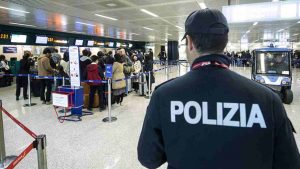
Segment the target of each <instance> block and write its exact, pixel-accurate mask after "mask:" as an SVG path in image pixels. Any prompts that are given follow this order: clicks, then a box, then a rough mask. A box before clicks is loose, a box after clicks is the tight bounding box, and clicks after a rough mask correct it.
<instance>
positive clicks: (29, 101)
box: [24, 74, 36, 107]
mask: <svg viewBox="0 0 300 169" xmlns="http://www.w3.org/2000/svg"><path fill="white" fill-rule="evenodd" d="M30 83H31V81H30V74H28V84H27V85H28V104H25V105H24V107H30V106H34V105H36V103H31V84H30Z"/></svg>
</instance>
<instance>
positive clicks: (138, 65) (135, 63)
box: [132, 54, 142, 92]
mask: <svg viewBox="0 0 300 169" xmlns="http://www.w3.org/2000/svg"><path fill="white" fill-rule="evenodd" d="M132 58H133V67H134V72H133V74H134V75H138V74H139V73H140V72H141V70H142V64H141V62H140V61H139V60H138V58H137V56H136V55H135V54H134V55H133V56H132ZM138 79H139V77H135V78H133V79H132V80H133V82H132V88H133V89H134V91H135V92H137V91H138V90H139V80H138Z"/></svg>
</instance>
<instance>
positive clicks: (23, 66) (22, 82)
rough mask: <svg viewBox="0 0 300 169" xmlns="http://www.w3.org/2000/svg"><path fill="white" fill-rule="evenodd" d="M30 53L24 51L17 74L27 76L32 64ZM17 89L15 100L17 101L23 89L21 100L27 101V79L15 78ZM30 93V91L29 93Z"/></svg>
mask: <svg viewBox="0 0 300 169" xmlns="http://www.w3.org/2000/svg"><path fill="white" fill-rule="evenodd" d="M30 57H31V53H30V52H29V51H25V52H24V55H23V58H22V59H21V60H20V70H19V74H23V75H28V74H30V73H29V70H30V66H31V63H32V62H33V61H32V60H31V59H30ZM16 83H17V87H16V100H19V97H20V93H21V88H23V98H24V100H27V99H28V95H27V88H28V77H27V76H17V80H16ZM29 92H30V91H29Z"/></svg>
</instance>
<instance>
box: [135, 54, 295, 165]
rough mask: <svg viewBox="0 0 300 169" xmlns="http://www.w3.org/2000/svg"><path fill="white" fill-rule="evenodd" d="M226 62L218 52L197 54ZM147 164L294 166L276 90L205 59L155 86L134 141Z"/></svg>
mask: <svg viewBox="0 0 300 169" xmlns="http://www.w3.org/2000/svg"><path fill="white" fill-rule="evenodd" d="M206 61H214V62H217V63H221V64H222V63H223V64H226V65H228V66H229V64H230V60H229V59H228V57H227V56H224V55H207V56H202V57H199V58H198V59H196V60H195V62H194V64H193V65H195V64H197V63H200V62H206ZM138 159H139V161H140V162H141V164H142V165H143V166H145V167H147V168H151V169H152V168H158V167H159V166H161V165H162V164H164V163H165V162H167V163H168V168H169V169H299V168H300V157H299V152H298V149H297V145H296V143H295V139H294V136H293V132H292V128H291V125H290V122H289V119H288V117H287V114H286V112H285V109H284V107H283V105H282V103H281V100H280V98H279V96H277V94H275V93H274V92H273V91H271V90H270V89H269V88H267V87H265V86H263V85H260V84H258V83H256V82H254V81H251V80H249V79H247V78H245V77H243V76H240V75H238V74H237V73H235V72H233V71H230V70H229V69H225V68H222V67H220V66H217V65H213V64H210V65H207V66H203V67H200V68H198V69H195V70H191V71H190V72H188V73H187V74H186V75H184V76H182V77H180V78H177V79H175V80H172V81H169V82H167V83H165V84H163V85H161V86H159V87H158V88H157V89H156V90H155V92H154V93H153V97H152V99H151V101H150V104H149V106H148V108H147V113H146V117H145V120H144V125H143V129H142V132H141V135H140V139H139V143H138Z"/></svg>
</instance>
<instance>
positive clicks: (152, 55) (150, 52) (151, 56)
mask: <svg viewBox="0 0 300 169" xmlns="http://www.w3.org/2000/svg"><path fill="white" fill-rule="evenodd" d="M149 57H150V58H152V60H153V57H154V54H153V51H152V49H149Z"/></svg>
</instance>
